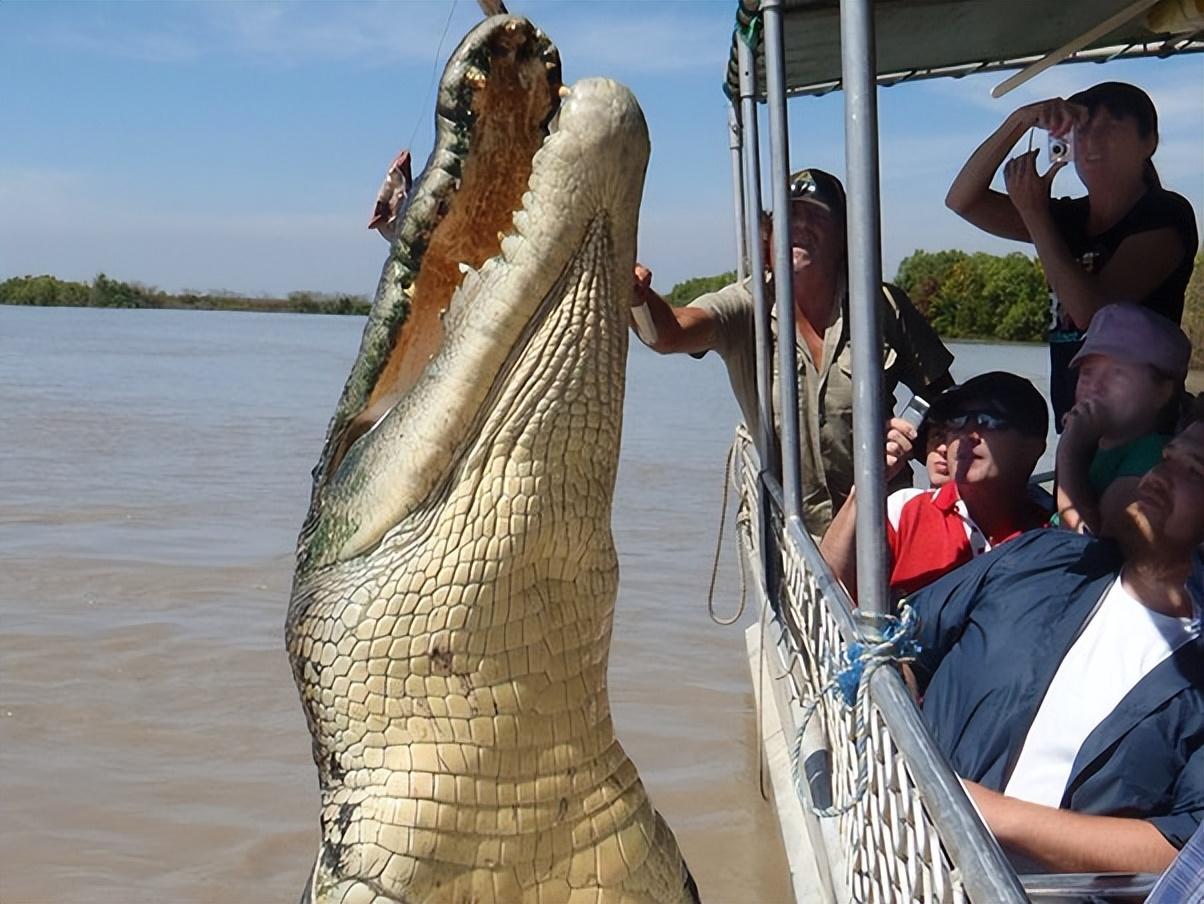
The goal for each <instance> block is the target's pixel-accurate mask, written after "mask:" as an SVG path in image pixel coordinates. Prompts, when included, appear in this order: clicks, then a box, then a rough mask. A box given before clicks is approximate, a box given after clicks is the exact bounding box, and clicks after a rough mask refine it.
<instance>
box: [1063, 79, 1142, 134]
mask: <svg viewBox="0 0 1204 904" xmlns="http://www.w3.org/2000/svg"><path fill="white" fill-rule="evenodd" d="M1066 101H1067V103H1071V104H1080V105H1081V106H1084V107H1086V108H1087V112H1088V114H1090V115H1094V114H1095V111H1096V110H1098V109H1099V108H1100V107H1103V108H1104V109H1106V110H1107V111H1108V112H1109V113H1111V114H1112V115H1113V116H1116V117H1118V118H1121V119H1126V118H1127V119H1135V120H1137V124H1138V126H1139V132H1140V134H1141V135H1143V136H1144V135H1148V134H1149V133H1150V132H1157V131H1158V110H1157V108H1156V107H1155V106H1154V102H1153V101H1152V100H1150V96H1149V95H1148V94H1146V93H1145V92H1144V91H1142V90H1141V89H1140V88H1138V87H1137V86H1136V85H1130V84H1129V83H1128V82H1100V83H1099V84H1098V85H1092V86H1091V87H1090V88H1087V89H1086V90H1084V91H1080V92H1078V93H1077V94H1072V95H1071V96H1070V97H1068V98H1067V99H1066Z"/></svg>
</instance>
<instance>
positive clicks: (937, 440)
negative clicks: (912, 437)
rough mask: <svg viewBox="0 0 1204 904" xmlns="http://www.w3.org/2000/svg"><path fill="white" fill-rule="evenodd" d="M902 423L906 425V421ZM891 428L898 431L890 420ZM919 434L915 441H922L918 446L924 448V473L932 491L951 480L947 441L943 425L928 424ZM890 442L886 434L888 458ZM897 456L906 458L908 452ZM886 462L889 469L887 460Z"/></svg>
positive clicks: (888, 434) (902, 452)
mask: <svg viewBox="0 0 1204 904" xmlns="http://www.w3.org/2000/svg"><path fill="white" fill-rule="evenodd" d="M903 423H904V424H907V422H906V421H903ZM907 426H911V425H910V424H908V425H907ZM891 427H892V428H893V429H898V424H896V423H895V421H894V420H892V421H891ZM919 434H920V435H919V436H918V437H917V439H920V440H922V441H921V442H920V445H922V446H923V447H924V471H925V472H926V473H927V474H928V486H929V487H930V488H932V489H934V490H935V489H940V488H941V487H943V486H944V485H945V484H947V483H948V482H949V481H950V480H952V479H953V472H952V471H951V470H949V439H948V437H947V436H946V435H945V428H944V426H943V425H940V426H938V425H934V424H928V425H926V426H925V427H924V428H923V429H921V430H920V431H919ZM891 441H892V437H891V434H890V433H889V432H888V433H887V436H886V442H887V455H888V456H889V455H890V452H891V449H890V443H891ZM897 454H901V455H902V456H903V457H906V455H907V454H908V452H905V451H903V450H902V449H900V450H899V453H897ZM887 462H888V467H889V462H890V459H889V458H888V459H887Z"/></svg>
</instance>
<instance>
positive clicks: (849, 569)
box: [819, 371, 1049, 598]
mask: <svg viewBox="0 0 1204 904" xmlns="http://www.w3.org/2000/svg"><path fill="white" fill-rule="evenodd" d="M926 429H927V430H935V431H939V432H940V433H941V434H942V435H943V436H944V442H945V444H946V461H947V463H948V466H949V471H950V473H951V474H952V477H953V479H952V480H950V481H949V482H948V483H946V484H944V485H943V486H941V487H939V488H936V489H930V490H918V489H910V488H908V489H902V490H896V491H895V492H894V493H891V494H890V496H888V497H887V500H886V545H887V552H888V554H889V560H888V561H889V569H890V579H889V583H890V588H891V591H892V592H893V593H894V594H895V595H897V596H904V595H906V594H909V593H912V592H914V591H916V590H918V589H919V588H921V587H924V586H926V585H928V584H931V583H932V582H933V581H935V580H936V579H937V578H939V577H940V576H941V575H943V574H947V573H948V572H950V571H952V570H953V569H954V568H957V567H958V566H959V565H964V564H965V563H966V562H969V561H970V560H971V559H972V558H974V557H975V556H977V555H981V554H982V553H984V552H987V551H988V550H990V549H992V548H994V547H996V546H998V545H999V544H1000V543H1004V542H1006V541H1008V540H1011V539H1013V538H1014V537H1018V536H1019V535H1020V534H1021V533H1023V532H1024V531H1026V530H1031V529H1033V528H1038V527H1042V526H1044V524H1045V523H1046V521H1047V519H1048V513H1047V512H1045V511H1044V510H1043V509H1041V508H1040V506H1038V505H1037V504H1036V503H1034V502H1033V501H1032V500H1031V499H1030V498H1029V496H1028V492H1027V485H1028V480H1029V477H1030V476H1031V475H1032V472H1033V468H1034V467H1036V464H1037V461H1038V460H1039V459H1040V458H1041V455H1042V453H1043V452H1044V451H1045V435H1046V432H1047V431H1048V429H1049V413H1048V410H1047V408H1046V405H1045V399H1044V398H1042V397H1041V393H1040V392H1038V391H1037V388H1036V387H1035V386H1033V384H1032V383H1030V382H1029V381H1028V380H1026V379H1024V378H1023V377H1018V376H1016V375H1015V374H1010V373H1004V372H1002V371H993V372H991V373H986V374H981V375H979V376H977V377H974V378H973V379H970V380H967V381H966V382H965V383H963V384H962V385H961V386H957V387H954V388H953V389H949V390H946V391H945V392H944V393H943V394H942V395H941V396H939V397H938V398H937V399H936V401H934V402H933V404H932V408H931V410H930V411H929V414H928V425H927V428H926ZM916 439H917V435H916V431H915V429H914V428H913V427H912V426H911V425H910V424H908V423H907V422H906V421H903V420H901V419H899V418H895V419H894V420H892V422H891V427H890V430H889V431H888V435H887V470H888V473H889V472H893V471H895V470H899V469H902V468H904V467H905V466H906V462H907V457H908V455H909V453H910V451H911V448H912V441H913V440H916ZM856 505H857V503H856V488H854V492H853V493H851V494H850V495H849V499H848V501H847V502H846V503H845V504H844V506H843V507H842V508H841V510H840V512H839V513H838V514H837V515H836V518H835V519H834V520H833V521H832V526H831V527H830V528H828V532H827V533H826V534H824V538H823V541H822V542H821V543H820V547H819V548H820V552H821V553H823V556H824V559H826V560H827V562H828V564H829V565H830V566H831V568H832V571H833V573H834V574H835V575H836V576H837V577H838V578H840V580H841V581H842V582H843V583H844V585H845V587H846V588H848V591H849V593H850V595H852V596H853V597H854V598H856V595H857V586H856V579H857V560H856V536H855V529H856Z"/></svg>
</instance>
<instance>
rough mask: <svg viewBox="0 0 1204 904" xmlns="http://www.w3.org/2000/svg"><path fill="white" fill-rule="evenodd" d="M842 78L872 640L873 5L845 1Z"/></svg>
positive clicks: (880, 463) (875, 590)
mask: <svg viewBox="0 0 1204 904" xmlns="http://www.w3.org/2000/svg"><path fill="white" fill-rule="evenodd" d="M840 47H841V77H842V80H843V81H844V89H845V107H844V109H845V168H846V170H847V173H848V196H849V201H848V234H849V254H848V273H849V320H850V327H851V329H850V343H851V345H852V352H853V374H854V379H853V473H854V474H855V475H856V478H855V479H856V483H857V602H858V605H859V608H858V613H857V617H858V621H863V622H865V624H866V628H867V630H868V631H869V632H870V634H871V635H873V634H875V633H879V632H880V630H881V622H882V617H883V616H886V615H890V614H891V613H892V610H893V607H892V605H891V600H890V593H889V590H888V588H887V584H886V555H885V550H884V549H883V544H882V525H883V523H884V522H885V520H886V480H885V466H886V463H885V460H884V458H883V455H882V448H883V445H884V443H885V438H886V437H885V434H886V430H885V426H884V425H885V423H886V418H885V416H884V414H883V412H884V411H885V405H884V400H883V386H882V379H881V376H880V373H881V371H882V357H881V356H882V352H881V349H882V323H881V317H880V311H881V308H882V302H881V296H882V240H881V236H880V234H879V225H880V224H879V222H878V211H879V205H878V85H877V82H876V81H875V79H874V70H875V68H876V66H875V64H876V62H877V51H876V49H875V43H874V14H873V9H872V4H871V3H870V2H869V0H841V3H840Z"/></svg>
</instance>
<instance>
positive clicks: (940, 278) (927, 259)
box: [895, 250, 969, 316]
mask: <svg viewBox="0 0 1204 904" xmlns="http://www.w3.org/2000/svg"><path fill="white" fill-rule="evenodd" d="M968 256H969V255H967V254H966V252H964V251H957V250H950V251H922V250H916V251H913V252H912V253H911V254H910V255H908V256H907V257H905V258H903V260H902V262H901V263H900V264H899V271H898V273H896V274H895V285H897V286H898V287H899V288H900V289H902V290H903V291H904V292H906V293H907V295H908V297H909V298H911V300H912V303H913V304H915V306H916V308H917V310H919V312H920V313H921V314H923V315H924V316H928V308H929V307H930V306H931V304H932V299H933V297H934V296H935V295H936V294H937V292H938V291H940V288H941V283H943V282H944V281H945V280H946V279H948V277H949V272H950V271H951V270H952V269H953V268H954V267H955V266H956V265H957V264H960V263H961V262H962V261H964V260H965V259H966V258H967V257H968Z"/></svg>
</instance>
